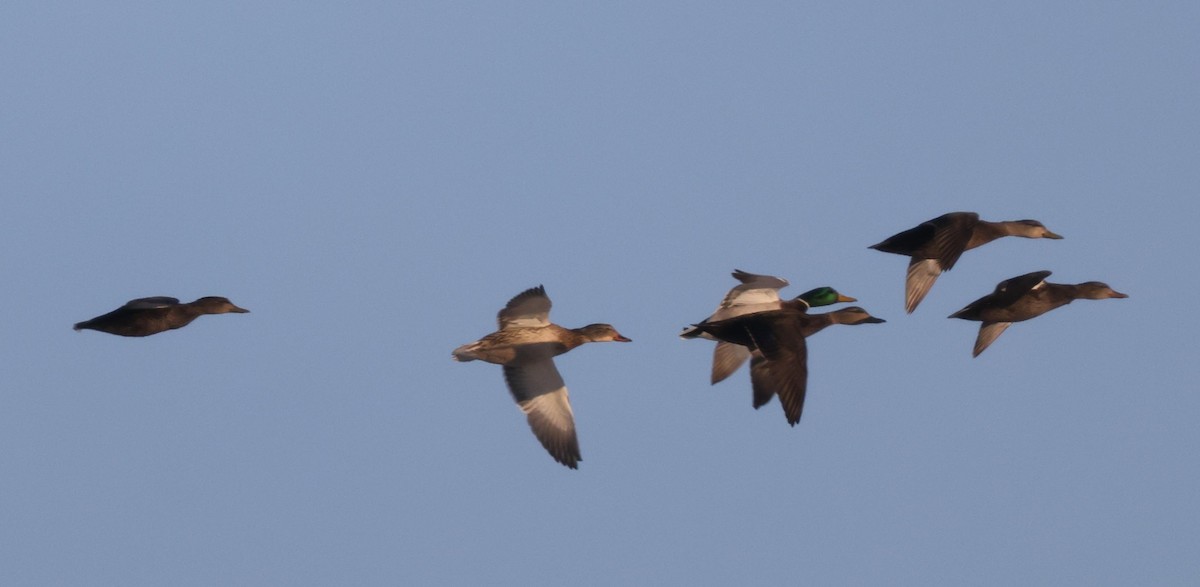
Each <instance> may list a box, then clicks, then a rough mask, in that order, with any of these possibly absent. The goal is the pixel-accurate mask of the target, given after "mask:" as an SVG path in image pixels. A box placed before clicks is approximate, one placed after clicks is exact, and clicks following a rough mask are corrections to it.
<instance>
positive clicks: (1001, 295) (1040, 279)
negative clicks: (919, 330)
mask: <svg viewBox="0 0 1200 587" xmlns="http://www.w3.org/2000/svg"><path fill="white" fill-rule="evenodd" d="M1049 276H1050V272H1049V271H1034V272H1033V273H1026V274H1025V275H1018V276H1016V277H1013V278H1012V279H1006V280H1004V281H1001V282H1000V283H999V285H997V286H996V289H995V291H993V292H992V293H990V294H988V295H986V296H983V297H982V298H979V299H978V300H975V301H973V302H971V303H970V304H969V305H967V307H965V308H963V309H961V310H959V311H957V312H955V313H953V314H951V315H950V317H951V318H961V319H963V320H975V321H978V322H983V324H982V325H980V326H979V336H978V337H976V338H975V349H974V351H973V353H974V354H973V356H976V357H978V356H979V353H982V352H983V351H984V349H986V348H988V345H990V344H992V342H993V341H995V340H996V339H997V338H998V337H999V336H1000V335H1001V334H1003V333H1004V330H1005V329H1006V328H1008V327H1009V326H1011V325H1012V323H1013V322H1022V321H1025V320H1029V319H1030V318H1037V317H1038V316H1041V315H1042V314H1045V313H1046V312H1049V311H1050V310H1053V309H1055V308H1059V307H1062V306H1065V305H1067V304H1069V303H1071V302H1073V301H1075V300H1106V299H1109V298H1127V297H1129V296H1127V295H1125V294H1123V293H1121V292H1119V291H1116V290H1114V289H1113V288H1111V287H1109V286H1108V284H1106V283H1101V282H1099V281H1088V282H1085V283H1078V284H1074V285H1071V284H1065V283H1050V282H1048V281H1046V278H1047V277H1049Z"/></svg>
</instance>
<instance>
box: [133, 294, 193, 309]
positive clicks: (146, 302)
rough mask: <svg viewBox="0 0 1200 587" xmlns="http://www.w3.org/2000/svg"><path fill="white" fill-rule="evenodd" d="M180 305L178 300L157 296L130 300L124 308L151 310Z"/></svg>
mask: <svg viewBox="0 0 1200 587" xmlns="http://www.w3.org/2000/svg"><path fill="white" fill-rule="evenodd" d="M178 305H179V300H178V299H177V298H172V297H167V296H155V297H150V298H138V299H136V300H129V301H128V302H126V303H125V305H124V306H123V307H124V308H127V309H130V310H150V309H153V308H165V307H167V306H178Z"/></svg>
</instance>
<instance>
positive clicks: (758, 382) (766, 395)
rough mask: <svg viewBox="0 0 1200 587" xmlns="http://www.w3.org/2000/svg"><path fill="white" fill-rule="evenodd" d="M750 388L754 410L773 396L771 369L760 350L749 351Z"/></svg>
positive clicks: (765, 403)
mask: <svg viewBox="0 0 1200 587" xmlns="http://www.w3.org/2000/svg"><path fill="white" fill-rule="evenodd" d="M750 389H751V391H752V392H753V405H754V409H756V410H757V409H759V408H761V407H763V406H765V405H767V402H770V401H771V398H773V397H775V390H774V389H773V388H772V387H771V369H770V367H769V366H768V365H767V360H766V359H765V358H764V357H763V354H762V352H760V351H754V352H752V353H750Z"/></svg>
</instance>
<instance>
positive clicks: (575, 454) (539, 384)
mask: <svg viewBox="0 0 1200 587" xmlns="http://www.w3.org/2000/svg"><path fill="white" fill-rule="evenodd" d="M504 380H505V382H507V383H508V390H509V391H510V392H511V393H512V395H513V399H515V400H516V402H517V405H518V406H519V407H520V408H521V411H522V412H525V416H526V418H527V419H528V421H529V427H530V428H531V429H532V430H533V435H534V436H536V437H537V439H538V441H539V442H541V443H542V446H543V447H545V449H546V451H547V452H549V453H550V456H552V457H554V460H556V461H558V462H560V463H562V464H564V465H566V466H568V467H570V468H572V469H576V468H578V467H579V461H581V460H583V458H582V457H581V456H580V454H579V439H578V438H577V437H576V436H575V417H574V413H573V412H572V411H571V402H570V399H569V396H568V394H567V387H566V385H565V384H564V383H563V380H562V376H561V375H559V373H558V369H557V368H556V367H555V366H554V361H552V360H550V359H544V360H541V361H534V362H530V363H523V364H520V365H505V366H504Z"/></svg>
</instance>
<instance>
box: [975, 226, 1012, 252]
mask: <svg viewBox="0 0 1200 587" xmlns="http://www.w3.org/2000/svg"><path fill="white" fill-rule="evenodd" d="M1014 234H1016V230H1015V229H1014V223H1012V222H1007V221H1005V222H988V221H987V220H980V221H979V222H978V223H976V224H975V228H974V229H973V230H972V231H971V240H970V241H968V242H967V248H968V249H973V248H975V247H978V246H981V245H986V244H987V243H990V242H992V241H994V240H996V239H998V238H1000V237H1003V236H1012V235H1014Z"/></svg>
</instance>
